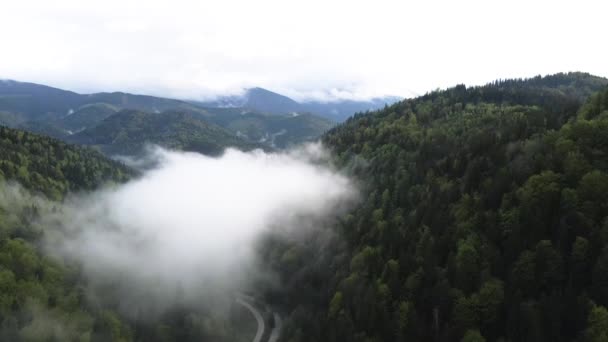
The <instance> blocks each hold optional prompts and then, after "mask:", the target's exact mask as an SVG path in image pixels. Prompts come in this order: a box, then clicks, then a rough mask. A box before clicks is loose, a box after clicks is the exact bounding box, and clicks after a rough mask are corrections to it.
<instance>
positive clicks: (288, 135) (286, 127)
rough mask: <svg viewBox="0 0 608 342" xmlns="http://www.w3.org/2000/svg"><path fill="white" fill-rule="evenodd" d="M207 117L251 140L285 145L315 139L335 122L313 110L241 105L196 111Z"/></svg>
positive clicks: (277, 145)
mask: <svg viewBox="0 0 608 342" xmlns="http://www.w3.org/2000/svg"><path fill="white" fill-rule="evenodd" d="M194 115H197V116H200V117H202V118H203V119H204V120H205V121H208V122H211V123H214V124H216V125H218V126H221V127H223V128H225V129H226V130H227V131H229V132H231V133H233V134H235V135H237V136H239V137H240V138H242V139H244V140H247V141H249V142H252V143H259V144H264V145H267V146H270V147H273V148H275V147H276V148H285V147H288V146H291V145H296V144H299V143H302V142H305V141H312V140H315V139H317V138H318V137H320V136H321V135H322V134H323V133H325V132H327V131H328V130H329V129H331V128H332V127H333V126H334V125H335V124H334V122H332V121H330V120H327V119H324V118H322V117H319V116H316V115H311V114H300V115H298V114H289V115H278V114H277V115H272V114H263V113H260V112H256V111H250V110H243V109H241V108H207V109H206V110H205V113H202V114H201V113H200V112H197V113H194Z"/></svg>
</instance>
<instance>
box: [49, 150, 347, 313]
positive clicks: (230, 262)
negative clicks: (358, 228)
mask: <svg viewBox="0 0 608 342" xmlns="http://www.w3.org/2000/svg"><path fill="white" fill-rule="evenodd" d="M151 157H152V158H153V159H156V160H157V164H156V166H155V167H154V168H152V169H150V170H147V171H145V172H144V173H143V175H142V176H141V177H140V178H138V179H136V180H133V181H131V182H129V183H127V184H125V185H120V186H117V187H114V188H111V189H106V190H103V191H99V192H95V193H92V194H85V195H79V196H75V197H73V198H71V199H68V200H67V201H66V204H65V205H64V208H63V210H61V211H59V212H57V213H56V214H54V215H51V216H48V217H45V218H43V220H45V221H46V222H43V224H45V225H46V226H49V225H52V226H56V229H58V230H61V231H62V232H63V233H62V234H59V235H50V236H51V238H49V240H48V246H49V248H50V250H51V251H52V252H54V253H60V254H61V255H62V256H64V257H67V258H68V259H71V260H74V261H77V262H78V263H81V264H82V266H83V270H84V272H85V274H86V275H87V277H88V278H89V280H90V282H91V284H92V286H93V288H96V289H100V288H101V289H107V288H108V287H112V288H113V291H117V292H118V293H120V294H121V295H122V296H124V297H123V298H121V301H122V302H123V306H125V307H126V308H128V307H132V306H133V305H134V304H141V303H140V302H138V303H133V301H136V302H137V301H142V300H144V299H142V298H146V299H145V300H149V299H150V298H153V299H155V300H157V302H156V303H155V304H154V305H156V308H157V309H159V308H160V309H162V307H163V306H166V305H167V304H169V302H171V301H172V300H173V299H174V298H173V297H174V296H175V295H179V296H182V297H184V296H185V297H186V300H194V299H195V298H194V297H196V298H200V295H201V294H205V293H206V294H209V293H211V292H212V291H217V290H218V289H228V290H237V289H239V286H242V285H243V284H244V283H245V282H246V279H248V278H249V277H251V276H252V274H255V273H256V272H262V271H261V269H258V268H256V267H254V265H255V257H254V248H255V243H256V241H257V239H258V238H259V237H260V236H261V235H262V234H264V233H265V232H268V231H270V230H273V229H274V230H276V229H278V230H281V231H286V232H288V233H289V232H295V231H297V230H298V229H309V228H310V226H311V225H313V223H314V222H318V221H319V220H320V219H324V218H327V217H330V216H332V215H335V213H336V210H338V209H339V208H340V207H343V205H344V203H347V202H349V201H350V200H351V199H352V198H353V197H354V195H355V191H354V189H353V187H352V185H351V183H350V181H349V180H348V179H347V178H345V177H344V176H343V175H341V174H339V173H337V172H334V171H332V170H331V169H330V168H328V167H325V166H322V165H325V164H324V163H322V162H323V160H324V158H326V157H327V156H326V154H325V152H324V151H323V149H322V148H321V147H320V146H319V145H309V146H307V147H306V148H302V149H300V150H295V151H291V152H286V153H280V154H268V153H265V152H262V151H255V152H249V153H245V152H240V151H237V150H232V149H229V150H227V151H226V152H225V154H224V155H222V156H221V157H218V158H210V157H206V156H202V155H200V154H195V153H182V152H171V151H167V150H163V149H156V150H154V151H153V152H152V156H151ZM147 158H148V159H150V156H148V157H147ZM92 294H93V295H98V294H97V293H96V292H95V290H93V291H92ZM150 296H152V297H150Z"/></svg>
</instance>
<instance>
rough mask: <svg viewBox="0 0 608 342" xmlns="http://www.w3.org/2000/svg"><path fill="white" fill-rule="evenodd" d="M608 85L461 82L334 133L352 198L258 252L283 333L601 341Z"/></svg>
mask: <svg viewBox="0 0 608 342" xmlns="http://www.w3.org/2000/svg"><path fill="white" fill-rule="evenodd" d="M607 86H608V80H607V79H605V78H600V77H594V76H591V75H589V74H583V73H568V74H557V75H551V76H547V77H535V78H532V79H523V80H522V79H518V80H501V81H497V82H493V83H491V84H488V85H485V86H480V87H466V86H464V85H459V86H456V87H454V88H450V89H447V90H443V91H435V92H431V93H429V94H426V95H424V96H421V97H418V98H415V99H411V100H406V101H402V102H399V103H396V104H394V105H392V106H389V107H387V108H385V109H383V110H380V111H378V112H372V113H368V114H359V115H356V116H354V117H353V118H350V119H349V120H347V121H346V122H345V123H343V124H341V125H339V126H337V127H336V128H334V129H332V130H331V131H330V132H328V133H327V134H326V135H325V136H324V137H323V141H324V143H325V144H326V146H328V147H329V148H330V149H331V150H332V151H333V153H334V154H335V155H336V164H337V166H338V167H342V168H343V170H344V172H346V173H348V174H349V175H350V176H351V177H352V178H353V179H354V180H355V181H356V182H357V183H358V184H360V191H361V194H360V199H361V202H360V203H359V204H358V205H357V206H356V207H354V208H353V209H352V210H350V212H349V214H347V215H345V216H344V217H342V218H341V219H340V220H339V222H338V223H337V224H336V226H335V227H334V228H333V229H332V230H331V231H330V232H328V233H327V234H319V235H323V237H319V238H316V237H311V238H310V239H308V240H306V241H293V242H289V243H286V242H284V241H274V240H270V241H267V244H266V246H264V250H265V251H268V252H267V253H266V254H265V255H266V257H265V258H266V259H265V261H266V262H267V264H269V265H275V270H276V271H277V273H278V274H279V278H280V279H281V280H282V281H283V282H284V283H285V284H287V285H286V288H285V289H282V290H278V291H274V292H272V293H270V294H269V297H270V298H272V300H273V301H274V302H275V303H280V304H282V305H284V306H285V307H286V310H287V311H288V312H290V314H289V315H288V317H287V318H286V319H285V320H284V324H283V326H284V329H283V331H284V336H283V339H284V340H287V341H486V340H487V341H501V340H502V341H574V340H577V341H599V340H601V336H604V335H602V334H603V333H604V331H605V330H604V328H603V327H605V325H606V324H608V309H607V308H608V291H607V289H608V276H607V274H608V271H607V270H608V225H607V220H608V197H607V194H608V154H607V153H606V151H608V88H607ZM328 235H329V236H332V237H331V238H328V237H327V236H328ZM598 336H599V337H598Z"/></svg>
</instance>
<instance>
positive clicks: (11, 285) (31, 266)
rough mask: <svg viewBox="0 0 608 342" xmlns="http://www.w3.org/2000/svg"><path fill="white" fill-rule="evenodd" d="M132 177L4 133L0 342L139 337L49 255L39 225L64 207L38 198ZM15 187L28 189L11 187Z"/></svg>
mask: <svg viewBox="0 0 608 342" xmlns="http://www.w3.org/2000/svg"><path fill="white" fill-rule="evenodd" d="M132 175H133V171H131V170H129V169H128V168H126V167H124V166H123V165H121V164H118V163H116V162H113V161H111V160H108V159H106V158H104V157H103V156H102V155H101V154H100V153H98V152H95V151H92V150H88V149H84V148H80V147H75V146H70V145H67V144H65V143H62V142H59V141H57V140H55V139H52V138H48V137H45V136H41V135H37V134H32V133H28V132H24V131H20V130H14V129H10V128H6V127H0V340H2V341H22V340H23V341H80V340H82V341H88V340H91V341H102V340H109V339H112V340H115V341H122V340H128V339H130V338H131V336H132V330H131V329H130V328H129V327H128V326H127V325H125V324H124V323H122V322H121V320H120V319H119V318H118V316H117V315H116V314H115V313H113V312H112V311H109V310H106V309H103V308H99V307H98V308H95V307H92V306H90V305H89V304H88V303H87V300H86V292H85V287H84V284H83V282H82V279H81V277H80V276H79V272H78V271H77V269H76V268H74V267H71V266H67V265H63V264H62V263H60V262H59V261H58V260H53V259H51V258H49V257H47V256H45V255H44V254H43V253H42V252H41V248H40V242H41V236H42V235H43V234H44V228H43V227H39V226H37V225H35V224H34V222H35V221H36V220H37V218H38V217H39V215H40V214H41V212H44V211H49V210H55V207H54V205H53V203H57V204H58V202H49V201H46V200H44V199H43V198H41V197H38V196H37V195H41V196H43V197H48V198H50V199H55V200H60V199H62V198H63V196H64V195H65V194H66V193H67V192H68V191H79V190H91V189H94V188H97V187H98V186H100V185H101V184H104V183H106V182H122V181H125V180H126V179H127V178H128V177H130V176H132ZM15 182H18V183H20V184H21V186H17V185H10V184H9V183H15ZM32 194H34V195H32Z"/></svg>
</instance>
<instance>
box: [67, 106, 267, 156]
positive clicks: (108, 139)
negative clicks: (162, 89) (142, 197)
mask: <svg viewBox="0 0 608 342" xmlns="http://www.w3.org/2000/svg"><path fill="white" fill-rule="evenodd" d="M67 140H68V141H69V142H72V143H76V144H81V145H90V146H94V147H96V148H99V149H100V150H101V151H103V152H104V153H107V154H127V155H132V154H137V153H139V152H141V151H142V149H143V148H144V146H145V145H146V144H148V143H152V144H157V145H160V146H163V147H167V148H172V149H180V150H186V151H196V152H200V153H203V154H209V155H216V154H219V153H221V152H222V151H223V150H224V148H226V147H229V146H232V147H236V148H239V149H243V150H251V149H254V148H260V147H262V146H261V145H258V144H253V143H249V142H247V141H245V140H243V139H241V138H239V137H237V136H235V135H233V134H231V133H229V132H228V131H226V130H224V129H223V128H221V127H219V126H216V125H213V124H210V123H208V122H205V121H203V120H201V119H200V118H198V117H196V116H194V115H191V114H187V113H183V112H174V111H168V112H163V113H160V114H152V113H146V112H142V111H138V110H122V111H120V112H118V113H116V114H114V115H111V116H109V117H108V118H106V119H104V120H103V121H101V122H100V123H99V124H97V125H95V126H93V127H91V128H87V129H85V130H83V131H81V132H78V133H76V134H74V135H71V136H69V137H67Z"/></svg>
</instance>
